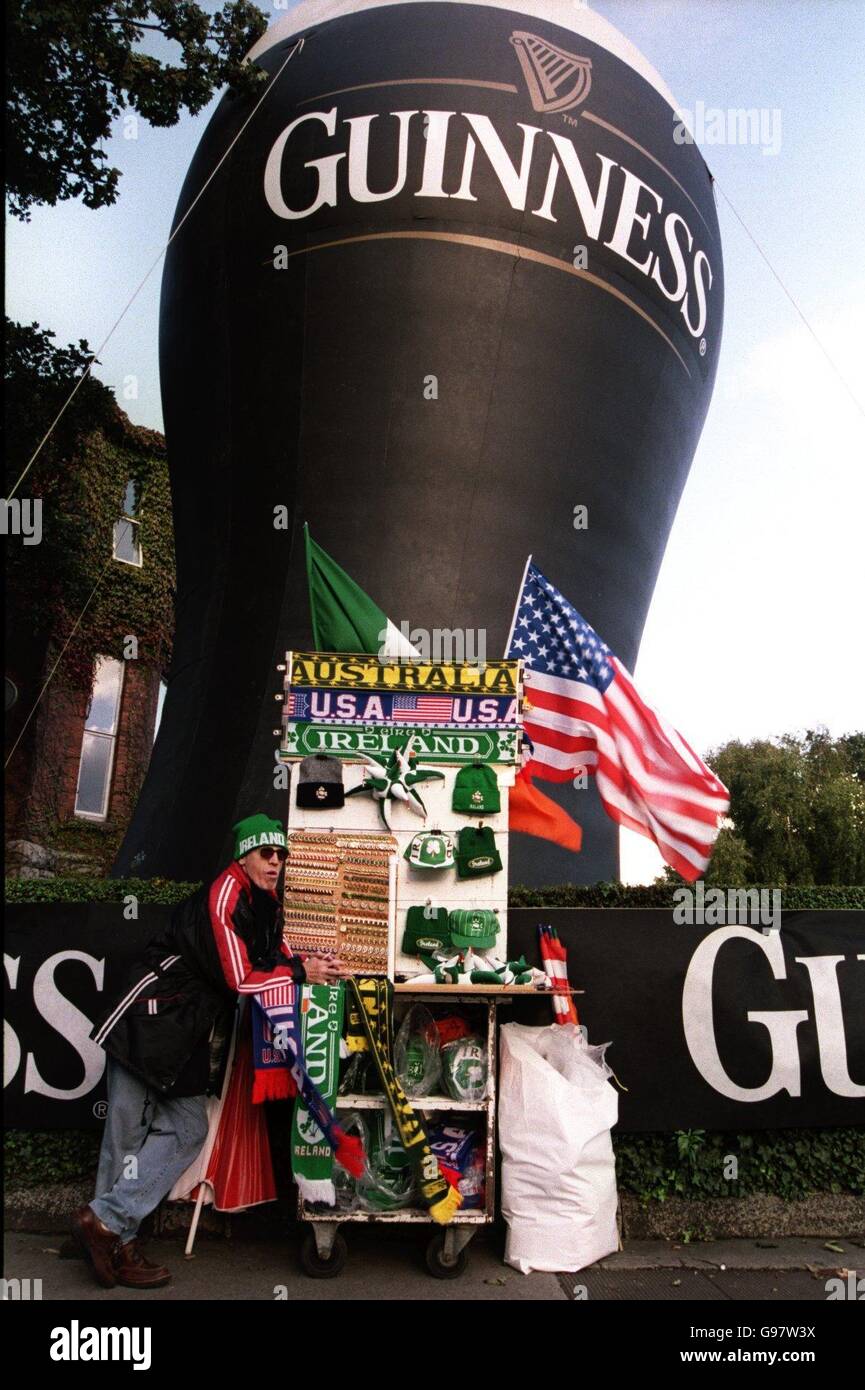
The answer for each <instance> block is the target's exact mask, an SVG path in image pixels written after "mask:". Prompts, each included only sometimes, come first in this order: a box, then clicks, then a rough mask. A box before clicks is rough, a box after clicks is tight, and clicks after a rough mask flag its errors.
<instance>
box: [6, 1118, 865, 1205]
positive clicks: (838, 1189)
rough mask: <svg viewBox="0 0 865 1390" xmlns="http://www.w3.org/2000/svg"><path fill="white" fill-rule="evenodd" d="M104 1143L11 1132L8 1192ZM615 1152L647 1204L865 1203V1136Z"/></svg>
mask: <svg viewBox="0 0 865 1390" xmlns="http://www.w3.org/2000/svg"><path fill="white" fill-rule="evenodd" d="M99 1141H100V1135H99V1131H97V1130H53V1131H48V1132H39V1133H37V1132H29V1131H24V1130H9V1131H7V1133H6V1135H5V1139H4V1147H5V1157H6V1174H7V1185H10V1184H11V1183H14V1184H15V1185H16V1186H19V1187H37V1186H41V1185H43V1184H46V1183H59V1182H75V1181H82V1180H83V1181H87V1180H91V1181H92V1180H93V1179H94V1178H95V1176H96V1166H97V1158H98V1153H99ZM613 1146H614V1148H615V1151H616V1176H617V1179H618V1184H619V1190H620V1191H621V1192H628V1193H632V1194H633V1195H634V1196H636V1197H638V1198H639V1199H640V1200H641V1201H642V1202H643V1203H646V1202H649V1201H664V1200H665V1199H666V1198H668V1197H686V1198H691V1199H694V1198H709V1197H744V1196H747V1195H750V1194H751V1193H758V1192H761V1193H771V1194H772V1195H773V1196H776V1197H782V1198H784V1199H785V1200H787V1201H795V1200H796V1199H798V1198H803V1197H807V1196H809V1195H810V1194H812V1193H814V1192H833V1193H851V1194H854V1195H856V1196H863V1195H865V1128H861V1129H855V1128H850V1129H776V1130H754V1131H745V1132H743V1133H739V1134H736V1133H731V1132H729V1131H727V1132H723V1133H719V1132H715V1131H706V1130H680V1131H678V1132H677V1133H673V1134H622V1135H617V1134H615V1133H614V1134H613ZM731 1157H733V1158H735V1159H736V1161H737V1167H738V1172H737V1176H736V1178H735V1179H732V1180H731V1178H730V1177H728V1176H725V1170H726V1173H728V1174H729V1173H730V1172H731V1171H732V1165H731V1164H730V1162H729V1160H730V1158H731Z"/></svg>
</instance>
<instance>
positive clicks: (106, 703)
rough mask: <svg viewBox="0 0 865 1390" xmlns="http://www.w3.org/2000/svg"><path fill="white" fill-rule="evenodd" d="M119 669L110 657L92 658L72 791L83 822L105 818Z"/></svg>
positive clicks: (119, 691) (117, 710) (120, 688)
mask: <svg viewBox="0 0 865 1390" xmlns="http://www.w3.org/2000/svg"><path fill="white" fill-rule="evenodd" d="M123 669H124V668H123V662H122V661H116V660H115V659H114V657H113V656H100V657H97V659H96V674H95V676H94V679H93V693H92V695H91V696H90V704H89V705H88V707H87V715H86V717H85V720H84V737H83V739H82V741H81V762H80V764H79V766H78V786H77V788H76V792H75V814H76V816H81V817H83V818H84V819H85V820H105V818H106V816H107V815H108V798H109V796H110V793H111V774H112V772H113V770H114V749H115V745H116V743H117V725H118V721H119V718H120V697H121V695H122V693H123Z"/></svg>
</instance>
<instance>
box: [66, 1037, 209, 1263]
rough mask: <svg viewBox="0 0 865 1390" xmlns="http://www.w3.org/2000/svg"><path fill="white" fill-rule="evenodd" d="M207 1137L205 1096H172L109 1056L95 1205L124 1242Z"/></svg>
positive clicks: (190, 1160)
mask: <svg viewBox="0 0 865 1390" xmlns="http://www.w3.org/2000/svg"><path fill="white" fill-rule="evenodd" d="M206 1138H207V1106H206V1097H205V1096H181V1097H178V1098H177V1099H168V1098H166V1097H165V1096H163V1095H162V1093H161V1092H160V1091H155V1090H153V1089H152V1087H149V1086H148V1085H147V1084H146V1083H145V1082H143V1081H139V1079H138V1077H137V1076H133V1074H132V1072H131V1071H128V1070H127V1068H126V1067H124V1066H122V1065H121V1063H120V1062H116V1061H115V1060H114V1058H113V1057H111V1056H109V1058H108V1114H107V1116H106V1120H105V1132H104V1134H103V1136H102V1148H101V1150H100V1153H99V1170H98V1172H97V1175H96V1197H95V1198H94V1200H93V1201H92V1202H91V1203H90V1206H91V1208H92V1209H93V1211H94V1212H95V1213H96V1215H97V1216H98V1217H99V1220H100V1221H102V1222H104V1224H105V1225H106V1226H107V1227H108V1229H109V1230H110V1231H114V1232H115V1234H117V1235H119V1236H120V1239H121V1240H122V1242H123V1244H124V1245H125V1244H126V1243H127V1241H130V1240H132V1239H133V1237H134V1236H135V1235H136V1234H137V1232H138V1227H139V1225H140V1223H141V1222H142V1221H143V1220H144V1218H145V1216H147V1215H149V1213H150V1212H152V1211H153V1210H154V1209H155V1208H156V1207H157V1206H158V1205H159V1203H160V1202H161V1201H162V1198H163V1197H164V1196H165V1195H166V1194H167V1193H168V1192H170V1191H171V1189H172V1187H173V1186H174V1184H175V1182H176V1181H177V1179H178V1178H179V1177H180V1175H181V1173H183V1172H184V1171H185V1170H186V1169H187V1168H188V1167H189V1165H190V1163H191V1162H192V1160H193V1159H194V1158H195V1157H196V1156H197V1155H198V1154H199V1153H200V1151H201V1147H202V1145H203V1144H204V1141H205V1139H206Z"/></svg>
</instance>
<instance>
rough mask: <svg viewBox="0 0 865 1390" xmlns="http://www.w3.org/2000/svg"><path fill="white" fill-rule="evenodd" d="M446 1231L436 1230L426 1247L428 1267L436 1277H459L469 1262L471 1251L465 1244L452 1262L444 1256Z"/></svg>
mask: <svg viewBox="0 0 865 1390" xmlns="http://www.w3.org/2000/svg"><path fill="white" fill-rule="evenodd" d="M444 1249H445V1233H444V1231H436V1233H435V1235H434V1236H433V1238H432V1240H431V1241H430V1243H429V1245H428V1246H427V1248H426V1267H427V1269H428V1270H429V1272H430V1274H431V1275H432V1277H433V1278H434V1279H458V1278H459V1277H460V1275H461V1274H462V1273H464V1271H465V1267H466V1265H467V1264H468V1262H469V1252H468V1250H467V1249H466V1247H465V1246H463V1248H462V1250H460V1251H459V1252H458V1253H457V1254H456V1255H455V1257H454V1259H453V1261H452V1262H451V1263H446V1262H445V1258H444Z"/></svg>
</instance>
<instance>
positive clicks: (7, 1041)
mask: <svg viewBox="0 0 865 1390" xmlns="http://www.w3.org/2000/svg"><path fill="white" fill-rule="evenodd" d="M4 960H5V964H6V977H7V979H8V981H9V988H10V989H15V988H16V987H17V983H18V961H17V960H13V959H11V958H10V957H9V956H5V957H4ZM69 960H80V961H81V962H82V963H83V964H84V965H86V966H87V967H88V969H89V970H90V972H91V974H92V975H93V979H94V981H95V984H96V988H97V989H98V990H102V988H103V974H104V970H105V961H104V960H97V959H96V958H95V957H94V956H91V955H88V954H87V952H86V951H58V952H57V953H56V954H55V955H53V956H49V957H48V959H47V960H45V961H43V962H42V964H41V965H40V966H39V969H38V970H37V971H36V975H35V977H34V979H33V1003H34V1005H35V1007H36V1011H37V1013H39V1014H40V1015H41V1016H42V1018H44V1020H45V1022H46V1023H48V1024H49V1025H50V1026H51V1027H52V1028H53V1029H54V1030H55V1031H56V1032H57V1033H59V1034H60V1036H61V1037H62V1038H64V1039H65V1040H66V1042H67V1043H68V1044H69V1046H70V1047H72V1048H74V1049H75V1051H76V1052H77V1053H78V1055H79V1057H80V1058H81V1062H82V1065H83V1068H84V1075H83V1077H82V1079H81V1081H80V1082H79V1083H78V1085H76V1086H71V1087H58V1086H51V1085H49V1083H48V1082H47V1081H45V1080H44V1078H43V1077H42V1076H41V1075H40V1073H39V1068H38V1067H37V1065H36V1058H35V1057H34V1055H33V1053H32V1052H28V1053H27V1059H26V1063H25V1070H24V1093H25V1095H26V1094H27V1093H28V1092H30V1091H35V1092H36V1094H37V1095H40V1096H48V1097H50V1099H51V1100H78V1099H79V1097H81V1096H86V1095H88V1094H89V1092H90V1091H92V1090H93V1088H94V1086H96V1085H98V1083H99V1081H100V1079H101V1077H102V1073H103V1071H104V1070H105V1053H104V1051H103V1050H102V1048H101V1047H100V1046H99V1044H98V1043H95V1042H93V1040H92V1038H91V1037H90V1036H89V1034H90V1030H91V1028H92V1027H93V1022H92V1020H91V1019H89V1018H88V1017H87V1015H86V1014H85V1013H82V1011H81V1009H79V1008H78V1007H77V1006H76V1005H75V1004H73V1003H72V1001H71V999H68V998H67V997H66V995H65V994H62V993H61V991H60V989H59V988H58V986H57V982H56V980H55V978H54V976H55V972H56V970H57V967H58V966H59V965H62V964H63V962H64V961H69ZM3 1030H4V1045H3V1085H4V1087H6V1086H8V1085H9V1084H10V1082H12V1081H13V1080H14V1079H15V1076H16V1074H17V1072H18V1067H19V1065H20V1063H21V1044H20V1043H19V1041H18V1038H17V1035H16V1033H15V1031H14V1029H13V1028H12V1027H11V1026H10V1024H9V1022H8V1020H5V1019H4V1022H3Z"/></svg>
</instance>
